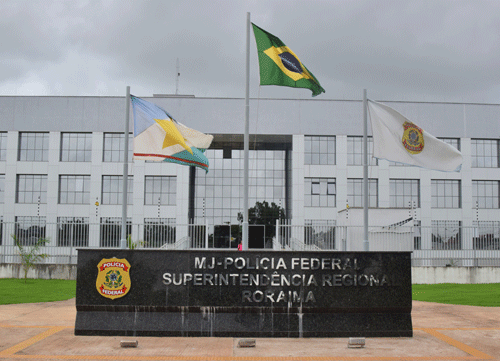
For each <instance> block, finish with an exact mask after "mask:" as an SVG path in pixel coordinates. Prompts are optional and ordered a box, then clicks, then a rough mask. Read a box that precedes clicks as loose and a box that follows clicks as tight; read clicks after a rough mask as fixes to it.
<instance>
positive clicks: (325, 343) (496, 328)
mask: <svg viewBox="0 0 500 361" xmlns="http://www.w3.org/2000/svg"><path fill="white" fill-rule="evenodd" d="M0 293H1V291H0ZM75 317H76V308H75V300H74V299H72V300H68V301H60V302H48V303H35V304H21V305H3V306H0V361H5V360H19V359H24V360H179V361H184V360H241V361H244V360H250V361H251V360H255V361H266V360H279V361H285V360H286V361H288V360H309V361H316V360H317V361H320V360H321V361H328V360H332V361H333V360H335V361H337V360H349V361H355V360H362V361H368V360H384V361H391V360H394V361H396V360H397V361H403V360H415V361H421V360H429V361H431V360H448V361H454V360H497V361H500V308H489V307H472V306H454V305H441V304H436V303H428V302H418V301H414V302H413V311H412V319H413V327H414V337H412V338H368V339H366V345H365V347H364V348H348V347H347V341H348V339H347V338H328V339H327V338H309V339H307V338H306V339H285V338H274V339H271V338H257V339H256V347H253V348H239V347H238V341H239V339H236V338H198V337H189V338H186V337H172V338H168V337H164V338H158V337H137V338H133V337H114V336H110V337H97V336H74V334H73V333H74V330H73V328H74V324H75ZM122 340H138V342H139V346H138V347H137V348H121V347H120V341H122Z"/></svg>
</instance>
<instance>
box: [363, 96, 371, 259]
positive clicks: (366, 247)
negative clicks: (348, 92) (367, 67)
mask: <svg viewBox="0 0 500 361" xmlns="http://www.w3.org/2000/svg"><path fill="white" fill-rule="evenodd" d="M367 107H368V101H367V98H366V89H363V199H364V201H363V227H364V238H363V248H364V250H365V251H369V250H370V243H369V242H368V115H367Z"/></svg>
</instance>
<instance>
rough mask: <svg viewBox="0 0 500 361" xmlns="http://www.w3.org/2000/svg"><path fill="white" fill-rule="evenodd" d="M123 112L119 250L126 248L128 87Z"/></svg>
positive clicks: (128, 87)
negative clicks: (123, 131) (123, 135)
mask: <svg viewBox="0 0 500 361" xmlns="http://www.w3.org/2000/svg"><path fill="white" fill-rule="evenodd" d="M126 102H127V105H126V108H125V109H126V110H125V147H124V150H123V152H124V154H123V190H122V195H123V197H122V234H121V240H120V248H127V188H128V133H129V117H130V86H127V97H126Z"/></svg>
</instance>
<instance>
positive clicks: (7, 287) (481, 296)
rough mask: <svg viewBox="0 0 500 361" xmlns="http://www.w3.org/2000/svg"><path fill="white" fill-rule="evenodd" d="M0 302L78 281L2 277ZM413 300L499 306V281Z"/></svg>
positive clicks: (52, 293)
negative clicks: (25, 279)
mask: <svg viewBox="0 0 500 361" xmlns="http://www.w3.org/2000/svg"><path fill="white" fill-rule="evenodd" d="M0 290H1V292H0V305H7V304H16V303H36V302H53V301H62V300H68V299H70V298H73V297H75V296H76V281H72V280H42V279H28V280H27V281H26V283H25V282H24V279H16V278H1V279H0ZM412 299H413V300H415V301H426V302H436V303H445V304H453V305H469V306H484V307H500V283H488V284H457V283H441V284H435V285H413V286H412Z"/></svg>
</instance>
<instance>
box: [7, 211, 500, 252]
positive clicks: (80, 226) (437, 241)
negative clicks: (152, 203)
mask: <svg viewBox="0 0 500 361" xmlns="http://www.w3.org/2000/svg"><path fill="white" fill-rule="evenodd" d="M305 225H306V227H305V229H304V240H305V243H306V244H318V243H327V244H328V246H330V247H331V248H336V247H338V244H336V239H335V238H336V236H335V233H336V232H335V222H334V221H311V220H306V222H305ZM54 226H55V229H54ZM91 226H96V227H98V228H94V232H95V231H97V229H98V233H99V236H98V237H99V246H100V247H118V246H119V240H120V236H121V218H119V217H102V218H101V219H100V222H99V224H91V223H90V222H89V217H58V218H57V223H56V224H55V225H53V224H47V223H46V218H45V217H32V216H17V217H16V218H15V224H14V232H13V236H15V237H16V239H17V240H18V241H19V242H20V243H21V244H22V245H25V246H29V245H33V244H34V243H36V241H37V240H38V239H40V238H46V237H47V236H48V235H49V233H50V234H55V239H56V242H57V243H56V245H57V246H59V247H68V246H72V247H88V246H89V238H90V230H91V228H90V227H91ZM140 226H141V227H142V228H141V229H140V233H139V234H140V236H139V238H141V241H140V246H142V247H145V248H159V247H162V246H164V245H165V244H171V243H174V242H175V239H176V222H175V219H174V218H145V219H144V223H143V224H142V225H140ZM2 227H3V222H2V220H1V218H0V229H1V228H2ZM474 227H475V229H476V231H475V232H474V234H473V237H472V242H473V243H472V249H476V250H498V249H500V222H499V221H478V222H475V224H474ZM430 231H431V233H430V234H429V235H430V237H431V249H434V250H459V249H463V243H464V240H465V239H466V238H467V237H470V236H471V233H470V231H469V230H468V229H464V228H463V227H462V222H461V221H457V220H433V221H432V223H431V229H430ZM202 233H203V232H202ZM423 233H427V231H426V230H425V229H423V228H422V226H421V222H420V221H415V224H414V237H413V238H414V239H413V249H414V250H419V249H422V235H423ZM127 234H132V222H131V219H130V218H128V219H127ZM136 234H137V232H136ZM2 241H3V240H2V232H0V245H2Z"/></svg>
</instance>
